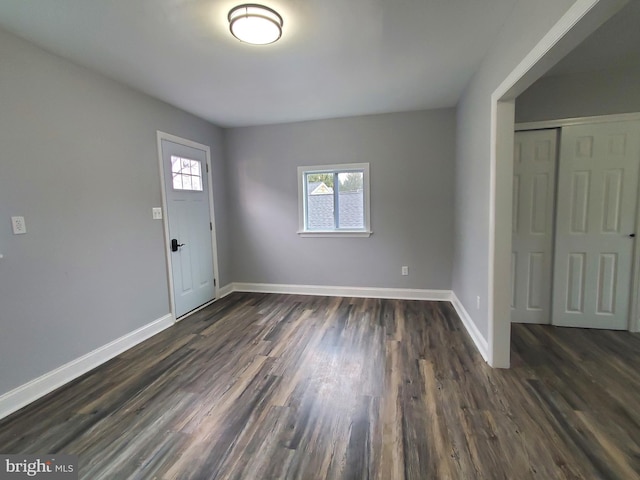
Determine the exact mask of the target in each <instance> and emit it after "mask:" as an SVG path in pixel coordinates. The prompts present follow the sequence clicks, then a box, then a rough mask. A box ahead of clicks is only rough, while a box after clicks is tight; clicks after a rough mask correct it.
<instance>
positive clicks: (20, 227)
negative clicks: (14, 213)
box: [11, 217, 27, 235]
mask: <svg viewBox="0 0 640 480" xmlns="http://www.w3.org/2000/svg"><path fill="white" fill-rule="evenodd" d="M11 226H12V227H13V234H14V235H22V234H23V233H27V225H26V224H25V223H24V217H11Z"/></svg>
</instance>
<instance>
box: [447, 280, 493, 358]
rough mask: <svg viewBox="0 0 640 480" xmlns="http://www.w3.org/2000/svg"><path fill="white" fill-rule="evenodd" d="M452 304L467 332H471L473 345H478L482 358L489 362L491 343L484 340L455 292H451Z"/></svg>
mask: <svg viewBox="0 0 640 480" xmlns="http://www.w3.org/2000/svg"><path fill="white" fill-rule="evenodd" d="M451 303H452V304H453V308H455V309H456V312H458V316H459V317H460V319H461V320H462V324H463V325H464V326H465V328H466V329H467V332H469V335H470V336H471V339H472V340H473V343H475V344H476V348H477V349H478V351H479V352H480V355H482V358H484V361H485V362H488V361H489V343H488V342H487V339H486V338H484V336H483V335H482V333H480V330H478V327H476V324H475V323H474V322H473V320H472V319H471V316H470V315H469V312H467V310H466V309H465V308H464V306H463V305H462V303H461V302H460V300H459V299H458V297H457V296H456V294H455V292H451Z"/></svg>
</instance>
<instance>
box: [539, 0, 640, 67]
mask: <svg viewBox="0 0 640 480" xmlns="http://www.w3.org/2000/svg"><path fill="white" fill-rule="evenodd" d="M638 68H640V1H638V0H632V1H631V2H629V3H628V4H627V5H626V6H625V7H624V8H623V9H622V10H620V11H619V12H618V13H617V14H615V15H614V16H613V17H611V18H610V19H609V20H608V21H607V22H605V23H604V24H603V25H602V26H601V27H600V28H599V29H598V30H596V31H595V32H593V33H592V34H591V35H590V36H589V37H587V38H586V39H585V40H584V42H582V43H581V44H580V45H578V46H577V47H576V48H575V49H574V50H573V51H572V52H570V53H569V54H568V55H567V56H566V57H565V58H563V59H562V60H561V61H560V62H559V63H558V64H557V65H556V66H555V67H553V68H552V69H551V70H549V72H547V74H546V76H553V75H566V74H572V73H586V72H592V71H595V70H607V69H638Z"/></svg>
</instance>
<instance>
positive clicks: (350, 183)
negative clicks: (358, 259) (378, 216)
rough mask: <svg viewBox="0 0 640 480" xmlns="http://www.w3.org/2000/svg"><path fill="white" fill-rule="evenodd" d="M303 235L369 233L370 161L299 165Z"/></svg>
mask: <svg viewBox="0 0 640 480" xmlns="http://www.w3.org/2000/svg"><path fill="white" fill-rule="evenodd" d="M298 203H299V230H298V233H299V234H300V235H302V236H305V235H306V236H332V235H335V236H337V235H345V236H369V235H370V234H371V228H370V222H369V217H370V208H369V164H368V163H350V164H344V165H323V166H314V167H298Z"/></svg>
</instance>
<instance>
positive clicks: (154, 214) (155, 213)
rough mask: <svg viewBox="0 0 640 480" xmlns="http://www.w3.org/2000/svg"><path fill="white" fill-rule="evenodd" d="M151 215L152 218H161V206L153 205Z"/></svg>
mask: <svg viewBox="0 0 640 480" xmlns="http://www.w3.org/2000/svg"><path fill="white" fill-rule="evenodd" d="M151 215H152V217H153V219H154V220H162V208H161V207H153V208H152V209H151Z"/></svg>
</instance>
